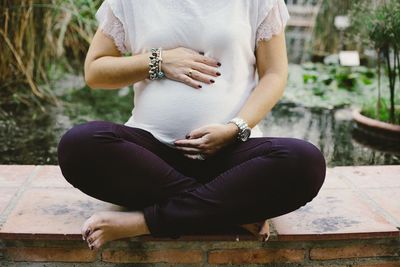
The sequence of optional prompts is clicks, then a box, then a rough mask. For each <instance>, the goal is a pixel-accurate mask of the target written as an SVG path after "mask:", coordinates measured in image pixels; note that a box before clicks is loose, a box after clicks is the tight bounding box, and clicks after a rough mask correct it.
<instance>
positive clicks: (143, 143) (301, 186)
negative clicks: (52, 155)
mask: <svg viewBox="0 0 400 267" xmlns="http://www.w3.org/2000/svg"><path fill="white" fill-rule="evenodd" d="M58 159H59V164H60V168H61V170H62V173H63V175H64V177H65V178H66V180H67V181H68V182H69V183H71V184H72V185H73V186H74V187H76V188H78V189H79V190H81V191H82V192H84V193H85V194H88V195H90V196H92V197H94V198H97V199H100V200H103V201H106V202H110V203H114V204H117V205H121V206H125V207H127V208H131V209H135V210H141V211H143V213H144V217H145V220H146V223H147V226H148V228H149V230H150V232H151V235H152V236H154V237H171V238H178V237H179V236H180V235H183V234H196V233H204V232H207V231H208V230H209V231H213V230H215V229H218V228H224V227H229V226H232V225H240V224H245V223H254V222H260V221H263V220H265V219H268V218H272V217H276V216H279V215H282V214H285V213H288V212H291V211H293V210H296V209H298V208H300V207H301V206H303V205H305V204H306V203H307V202H309V201H311V200H312V199H313V198H314V197H315V196H316V195H317V193H318V191H319V189H320V188H321V186H322V183H323V182H324V179H325V172H326V164H325V159H324V157H323V155H322V154H321V152H320V150H319V149H318V148H317V147H316V146H314V145H313V144H312V143H310V142H307V141H305V140H301V139H297V138H285V137H254V138H250V139H249V140H248V141H246V142H244V143H240V142H236V143H231V144H230V145H228V146H226V147H224V148H223V149H222V150H220V151H219V152H218V153H217V154H215V155H214V156H212V157H209V158H207V159H206V160H193V159H189V158H186V157H185V156H183V154H182V152H181V151H178V150H174V149H173V148H170V147H168V146H167V145H165V144H163V143H161V142H160V141H158V140H157V139H156V138H155V137H154V136H153V135H152V134H151V133H150V132H148V131H146V130H144V129H140V128H133V127H128V126H125V125H122V124H116V123H112V122H106V121H92V122H88V123H84V124H80V125H77V126H75V127H73V128H72V129H70V130H69V131H67V132H66V133H65V134H64V135H63V137H62V138H61V140H60V142H59V145H58Z"/></svg>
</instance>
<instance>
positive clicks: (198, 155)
mask: <svg viewBox="0 0 400 267" xmlns="http://www.w3.org/2000/svg"><path fill="white" fill-rule="evenodd" d="M196 156H197V159H199V160H205V159H206V157H205V156H204V155H203V154H197V155H196Z"/></svg>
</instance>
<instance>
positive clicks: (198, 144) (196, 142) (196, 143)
mask: <svg viewBox="0 0 400 267" xmlns="http://www.w3.org/2000/svg"><path fill="white" fill-rule="evenodd" d="M174 144H175V145H176V146H184V147H191V148H199V149H201V148H202V145H203V144H204V140H203V139H202V138H197V139H189V140H177V141H175V143H174Z"/></svg>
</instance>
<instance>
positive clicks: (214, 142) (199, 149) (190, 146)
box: [174, 123, 239, 159]
mask: <svg viewBox="0 0 400 267" xmlns="http://www.w3.org/2000/svg"><path fill="white" fill-rule="evenodd" d="M238 132H239V128H238V127H237V126H236V125H235V124H233V123H227V124H217V123H214V124H208V125H205V126H203V127H200V128H197V129H195V130H193V131H191V132H190V133H188V134H187V136H186V137H187V139H180V140H176V141H175V142H174V143H175V146H176V148H177V149H179V150H181V151H182V152H183V153H184V156H186V157H188V158H191V159H198V158H197V157H196V156H195V155H196V154H203V155H204V156H205V157H206V158H207V157H209V156H211V155H214V154H215V153H217V152H218V151H219V150H220V149H221V148H223V147H225V146H227V145H228V144H230V143H232V142H234V141H235V139H236V136H237V133H238Z"/></svg>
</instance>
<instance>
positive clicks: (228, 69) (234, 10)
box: [96, 0, 289, 147]
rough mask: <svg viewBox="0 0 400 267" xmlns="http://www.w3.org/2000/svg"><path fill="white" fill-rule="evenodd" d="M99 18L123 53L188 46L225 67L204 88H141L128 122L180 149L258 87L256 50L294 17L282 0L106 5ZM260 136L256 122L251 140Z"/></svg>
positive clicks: (167, 82)
mask: <svg viewBox="0 0 400 267" xmlns="http://www.w3.org/2000/svg"><path fill="white" fill-rule="evenodd" d="M96 18H97V20H98V22H99V27H100V29H101V30H102V32H104V33H105V34H106V35H108V36H109V37H111V38H112V39H113V40H114V42H115V44H116V47H117V48H118V49H119V50H120V51H121V52H122V53H132V54H133V55H135V54H141V53H145V52H149V51H150V49H151V48H152V47H162V48H163V49H165V50H166V49H173V48H176V47H179V46H184V47H187V48H191V49H193V50H195V51H198V52H204V53H205V56H209V57H213V58H215V59H216V60H218V61H219V62H221V64H222V66H221V67H218V68H217V69H218V71H219V72H220V73H221V76H218V77H215V78H214V80H215V83H214V84H205V83H202V82H200V84H201V85H202V88H200V89H195V88H193V87H190V86H188V85H186V84H184V83H182V82H178V81H174V80H171V79H168V78H164V79H161V80H153V81H152V80H150V79H145V80H142V81H139V82H137V83H135V85H134V108H133V110H132V116H131V117H130V118H129V120H128V121H127V122H126V123H125V125H127V126H131V127H138V128H142V129H144V130H147V131H149V132H151V133H152V134H153V135H154V137H155V138H157V139H158V140H159V141H161V142H163V143H165V144H166V145H169V146H171V147H174V144H173V142H174V141H175V140H177V139H184V138H185V135H186V134H188V133H189V132H190V131H192V130H194V129H196V128H199V127H201V126H205V125H207V124H212V123H222V124H225V123H227V122H228V121H229V120H230V119H232V118H234V117H235V116H236V115H237V114H238V113H239V111H240V109H241V108H242V106H243V105H244V103H245V102H246V100H247V98H248V97H249V95H250V94H251V91H252V90H253V89H254V88H255V87H256V85H257V83H258V74H257V71H256V57H255V48H256V47H257V45H258V42H259V41H261V40H269V39H270V38H271V37H272V36H273V35H275V34H278V33H280V32H282V31H283V30H284V28H285V26H286V22H287V20H288V19H289V13H288V10H287V7H286V5H285V2H284V0H159V1H153V0H152V1H149V0H105V1H104V2H103V3H102V5H101V7H100V8H99V10H98V11H97V13H96ZM260 136H263V135H262V132H261V130H260V128H259V126H258V125H257V126H255V127H254V128H253V129H252V133H251V135H250V137H260Z"/></svg>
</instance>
